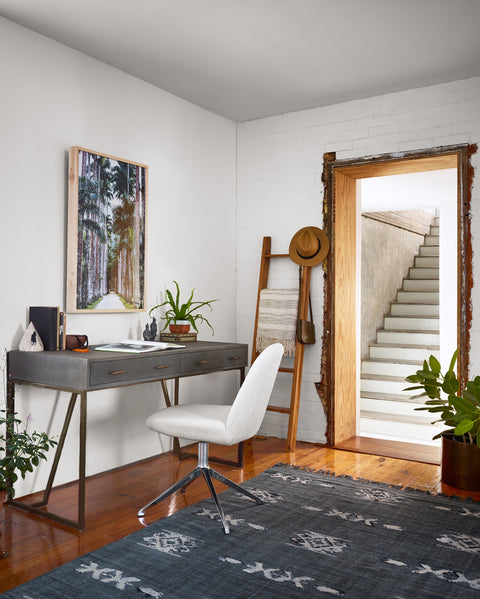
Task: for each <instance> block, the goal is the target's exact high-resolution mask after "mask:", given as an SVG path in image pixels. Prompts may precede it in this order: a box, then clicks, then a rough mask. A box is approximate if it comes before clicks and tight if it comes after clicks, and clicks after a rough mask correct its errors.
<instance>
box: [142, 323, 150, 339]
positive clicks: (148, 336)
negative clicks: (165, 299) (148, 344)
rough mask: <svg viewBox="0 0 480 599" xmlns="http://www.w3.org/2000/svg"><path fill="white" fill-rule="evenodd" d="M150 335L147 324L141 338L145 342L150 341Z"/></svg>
mask: <svg viewBox="0 0 480 599" xmlns="http://www.w3.org/2000/svg"><path fill="white" fill-rule="evenodd" d="M151 335H152V334H151V333H150V327H149V325H148V323H147V324H146V325H145V329H144V330H143V338H144V339H145V341H151V340H152V339H151Z"/></svg>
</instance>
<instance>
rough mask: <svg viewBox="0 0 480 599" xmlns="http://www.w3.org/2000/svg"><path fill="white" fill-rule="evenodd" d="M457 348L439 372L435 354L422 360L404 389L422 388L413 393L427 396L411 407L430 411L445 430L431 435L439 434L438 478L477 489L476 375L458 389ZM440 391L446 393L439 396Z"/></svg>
mask: <svg viewBox="0 0 480 599" xmlns="http://www.w3.org/2000/svg"><path fill="white" fill-rule="evenodd" d="M457 356H458V350H455V352H454V353H453V356H452V359H451V361H450V366H449V368H448V371H447V372H446V373H445V374H442V373H441V366H440V362H439V361H438V360H437V358H436V357H435V356H430V358H429V359H428V361H427V360H425V361H424V363H423V368H422V369H421V370H417V372H416V373H415V374H412V375H410V376H408V377H407V379H406V380H407V381H409V382H410V383H415V386H413V387H407V388H406V389H405V391H415V390H420V389H422V390H423V393H421V394H420V395H417V396H415V397H428V398H429V399H427V400H426V401H425V406H424V407H421V408H415V409H416V410H425V411H428V412H431V413H432V414H434V415H435V416H436V417H438V420H436V421H435V422H443V423H444V424H445V426H447V427H449V428H448V430H446V431H443V432H441V433H438V434H437V435H435V436H434V437H433V438H434V439H437V438H439V437H441V438H442V481H443V482H444V483H446V484H447V485H451V486H453V487H457V488H458V489H467V490H470V491H480V376H476V377H475V378H474V379H473V380H471V381H468V382H467V384H466V387H465V389H464V390H463V391H462V392H461V393H460V394H458V393H459V391H460V383H459V382H458V380H457V377H456V374H455V371H454V368H455V363H456V361H457ZM441 392H443V393H444V394H445V395H446V397H442V396H441Z"/></svg>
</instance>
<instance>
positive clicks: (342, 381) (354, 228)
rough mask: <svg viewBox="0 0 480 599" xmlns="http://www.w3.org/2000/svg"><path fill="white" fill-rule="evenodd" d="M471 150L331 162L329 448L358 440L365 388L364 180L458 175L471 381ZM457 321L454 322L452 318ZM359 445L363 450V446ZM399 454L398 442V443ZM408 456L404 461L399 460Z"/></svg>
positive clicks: (463, 317) (462, 334)
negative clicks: (361, 307) (361, 349)
mask: <svg viewBox="0 0 480 599" xmlns="http://www.w3.org/2000/svg"><path fill="white" fill-rule="evenodd" d="M476 149H477V147H476V146H474V145H472V146H469V145H460V146H448V147H441V148H432V149H429V150H424V151H418V152H405V153H401V154H388V155H381V156H373V157H364V158H359V159H352V160H336V156H335V155H334V154H326V155H325V156H324V160H325V162H324V175H323V180H324V186H325V199H324V203H325V205H324V215H325V218H324V229H325V232H326V233H327V235H328V236H329V238H330V239H331V252H330V254H329V256H328V258H327V264H326V275H325V283H324V291H325V296H324V297H325V312H324V336H323V347H322V366H321V375H322V380H321V382H320V383H319V384H318V385H317V390H318V392H319V395H320V397H321V399H322V403H323V405H324V408H325V410H326V415H327V442H328V444H330V445H332V446H336V447H338V446H339V445H340V444H342V443H345V442H348V441H351V440H356V439H358V436H357V432H358V416H357V388H358V381H359V366H358V351H357V339H358V330H359V318H358V317H357V296H358V277H357V271H358V267H359V253H358V251H357V239H358V213H359V211H358V210H357V194H358V187H359V184H358V182H359V180H362V179H370V178H373V177H384V176H392V175H399V174H407V173H424V172H428V171H439V170H444V169H456V171H457V202H456V210H457V218H456V227H457V289H458V305H457V313H456V346H457V347H458V348H459V349H460V353H459V360H458V366H457V368H458V377H459V380H460V381H461V384H462V383H463V382H465V381H466V380H467V377H468V364H469V350H470V335H469V332H470V323H471V299H470V298H471V288H472V284H473V283H472V247H471V234H470V193H471V185H472V180H473V169H472V167H471V165H470V156H471V155H472V154H473V153H474V152H475V151H476ZM450 317H451V315H450ZM357 445H358V444H357ZM391 445H392V447H393V443H391ZM400 457H401V456H400Z"/></svg>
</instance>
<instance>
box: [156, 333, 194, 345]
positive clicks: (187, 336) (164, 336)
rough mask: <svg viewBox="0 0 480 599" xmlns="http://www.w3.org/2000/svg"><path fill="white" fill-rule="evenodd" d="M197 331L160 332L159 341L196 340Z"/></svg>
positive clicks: (179, 341)
mask: <svg viewBox="0 0 480 599" xmlns="http://www.w3.org/2000/svg"><path fill="white" fill-rule="evenodd" d="M196 340H197V333H160V341H167V342H168V343H185V342H186V341H196Z"/></svg>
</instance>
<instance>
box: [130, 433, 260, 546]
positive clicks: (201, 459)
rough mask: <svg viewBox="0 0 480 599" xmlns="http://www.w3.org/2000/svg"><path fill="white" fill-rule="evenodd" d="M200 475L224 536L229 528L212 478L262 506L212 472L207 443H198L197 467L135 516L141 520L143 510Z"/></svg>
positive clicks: (238, 486) (228, 481)
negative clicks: (212, 501)
mask: <svg viewBox="0 0 480 599" xmlns="http://www.w3.org/2000/svg"><path fill="white" fill-rule="evenodd" d="M201 475H203V478H204V479H205V482H206V483H207V486H208V488H209V491H210V494H211V496H212V497H213V500H214V502H215V506H216V508H217V512H218V515H219V516H220V520H221V522H222V525H223V530H224V531H225V534H227V535H228V534H229V532H230V528H229V526H228V522H227V518H226V517H225V514H224V512H223V508H222V505H221V503H220V500H219V498H218V495H217V492H216V491H215V487H214V485H213V481H212V478H215V479H216V480H218V481H220V482H221V483H223V484H224V485H227V486H229V487H231V488H232V489H235V491H238V492H240V493H243V494H244V495H246V496H247V497H249V498H250V499H253V500H254V501H256V502H257V503H258V504H259V505H261V504H263V501H262V500H261V499H259V498H258V497H256V496H255V495H254V494H253V493H250V491H247V490H246V489H244V488H243V487H241V486H240V485H237V483H234V482H233V480H230V479H229V478H226V477H225V476H223V475H222V474H220V473H219V472H217V471H216V470H213V468H210V466H209V465H208V443H203V442H200V443H199V444H198V464H197V467H196V468H194V469H193V470H192V471H191V472H190V473H189V474H187V475H186V476H184V477H183V478H182V479H181V480H179V481H178V482H176V483H174V484H173V485H172V486H171V487H169V488H168V489H167V490H166V491H164V492H163V493H161V494H160V495H159V496H158V497H156V498H155V499H153V500H152V501H151V502H150V503H147V505H145V506H144V507H142V509H140V510H139V511H138V513H137V516H138V517H139V518H143V517H144V515H145V510H146V509H147V508H149V507H152V506H153V505H156V504H157V503H160V502H161V501H163V500H164V499H166V498H167V497H168V496H169V495H171V494H172V493H175V491H178V490H179V489H183V488H184V487H185V486H186V485H188V484H189V483H191V482H192V481H193V480H195V479H196V478H198V477H199V476H201Z"/></svg>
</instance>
